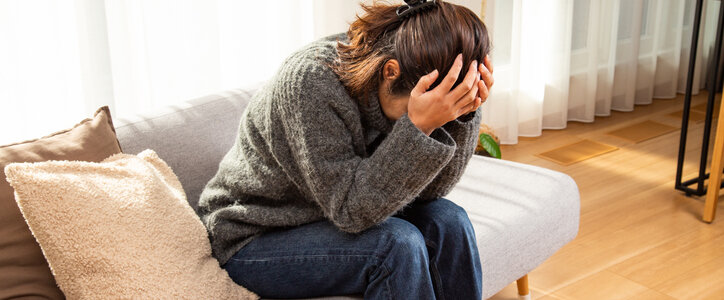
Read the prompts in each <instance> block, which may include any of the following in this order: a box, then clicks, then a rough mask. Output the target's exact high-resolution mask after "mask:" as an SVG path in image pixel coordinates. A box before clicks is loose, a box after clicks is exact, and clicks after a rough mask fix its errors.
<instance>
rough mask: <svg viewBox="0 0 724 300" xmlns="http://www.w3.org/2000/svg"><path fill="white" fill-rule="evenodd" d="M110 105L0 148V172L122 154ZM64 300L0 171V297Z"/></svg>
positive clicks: (97, 160) (92, 159)
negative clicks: (63, 126) (16, 166)
mask: <svg viewBox="0 0 724 300" xmlns="http://www.w3.org/2000/svg"><path fill="white" fill-rule="evenodd" d="M120 152H121V148H120V145H119V144H118V140H117V139H116V133H115V129H114V128H113V123H112V121H111V115H110V111H109V110H108V107H102V108H100V109H98V111H96V113H95V115H94V116H93V118H91V119H86V120H83V121H82V122H80V123H79V124H77V125H76V126H75V127H73V128H71V129H68V130H64V131H60V132H57V133H54V134H52V135H49V136H46V137H43V138H40V139H37V140H31V141H26V142H22V143H17V144H12V145H7V146H0V170H3V169H4V168H5V166H6V165H8V164H10V163H14V162H40V161H46V160H79V161H91V162H99V161H102V160H103V159H105V158H106V157H109V156H111V155H113V154H116V153H120ZM24 296H25V297H42V298H48V299H63V298H64V296H63V293H62V292H61V291H60V289H58V286H57V285H56V283H55V280H54V278H53V275H52V274H51V272H50V268H48V263H47V262H46V260H45V257H44V256H43V253H42V252H41V250H40V246H39V245H38V243H37V242H36V241H35V238H34V237H33V235H32V234H31V233H30V229H28V225H27V223H26V222H25V220H24V219H23V216H22V214H21V213H20V210H19V209H18V206H17V203H16V202H15V198H14V196H13V189H12V188H11V187H10V185H9V184H8V182H7V180H6V178H5V173H4V172H0V299H8V298H16V297H24Z"/></svg>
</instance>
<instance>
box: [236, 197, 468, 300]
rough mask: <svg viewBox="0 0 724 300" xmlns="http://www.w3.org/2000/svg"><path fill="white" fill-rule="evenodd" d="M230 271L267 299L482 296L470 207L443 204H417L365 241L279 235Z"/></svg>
mask: <svg viewBox="0 0 724 300" xmlns="http://www.w3.org/2000/svg"><path fill="white" fill-rule="evenodd" d="M223 267H224V269H226V271H227V272H228V273H229V276H231V278H232V279H233V280H234V282H236V283H238V284H239V285H242V286H244V287H246V288H248V289H249V290H251V291H253V292H255V293H257V294H259V296H261V297H263V298H310V297H321V296H332V295H350V294H358V295H359V294H364V298H365V299H448V300H465V299H476V300H479V299H481V297H482V272H481V266H480V257H479V255H478V248H477V244H476V241H475V232H474V230H473V226H472V224H471V223H470V219H468V215H467V213H466V212H465V210H464V209H463V208H462V207H460V206H458V205H456V204H454V203H453V202H451V201H450V200H447V199H442V198H441V199H437V200H435V201H432V202H427V203H413V204H412V205H410V206H408V207H406V208H405V209H404V210H403V211H402V212H400V213H398V214H397V215H395V216H393V217H390V218H389V219H387V220H385V221H384V222H382V223H381V224H379V225H377V226H373V227H371V228H369V229H367V230H365V231H363V232H361V233H358V234H350V233H345V232H343V231H340V230H339V229H337V228H336V227H334V225H332V224H331V223H330V222H329V221H319V222H315V223H310V224H305V225H302V226H298V227H293V228H285V229H281V230H275V231H271V232H268V233H265V234H263V235H261V236H259V237H257V238H255V239H254V240H252V241H251V242H250V243H249V244H247V245H246V246H244V248H242V249H241V250H239V252H237V253H236V254H235V255H234V256H233V257H232V258H231V259H230V260H229V261H228V262H227V263H226V264H225V265H224V266H223Z"/></svg>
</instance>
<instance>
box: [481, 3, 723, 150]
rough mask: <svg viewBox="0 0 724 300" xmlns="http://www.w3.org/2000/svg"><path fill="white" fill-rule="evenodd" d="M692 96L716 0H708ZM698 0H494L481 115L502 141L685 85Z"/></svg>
mask: <svg viewBox="0 0 724 300" xmlns="http://www.w3.org/2000/svg"><path fill="white" fill-rule="evenodd" d="M704 2H705V5H704V15H703V19H702V20H703V21H702V28H701V30H702V31H701V34H700V41H699V51H698V53H697V56H698V58H697V66H696V72H695V77H694V93H698V91H699V89H700V88H701V87H703V84H704V82H705V80H704V77H705V74H706V73H705V72H706V70H705V69H706V65H707V61H708V60H709V58H710V57H709V53H710V52H711V47H712V46H713V42H714V38H715V37H714V36H715V33H716V21H717V17H718V16H717V14H718V6H719V3H720V2H719V1H716V0H705V1H704ZM694 5H695V1H694V0H488V1H487V7H486V13H485V17H486V24H487V26H488V28H489V30H490V32H491V35H492V40H493V47H494V48H493V55H492V57H493V63H494V65H495V87H494V88H493V90H492V95H491V96H490V97H489V99H488V101H487V103H486V104H485V105H486V106H487V107H485V110H484V118H483V120H484V121H485V122H486V123H488V124H489V125H491V126H492V127H493V128H495V129H496V133H498V135H499V136H500V138H501V142H502V143H506V144H514V143H517V140H518V136H539V135H540V134H541V131H542V129H562V128H565V127H566V123H567V122H568V121H581V122H593V121H594V118H595V117H596V116H608V115H610V113H611V110H616V111H631V110H633V109H634V106H635V105H640V104H650V103H651V101H652V100H651V99H652V98H664V99H668V98H674V97H675V96H676V93H677V92H683V90H684V88H685V82H686V73H687V70H688V63H689V60H688V57H689V47H690V44H691V34H692V22H693V14H694Z"/></svg>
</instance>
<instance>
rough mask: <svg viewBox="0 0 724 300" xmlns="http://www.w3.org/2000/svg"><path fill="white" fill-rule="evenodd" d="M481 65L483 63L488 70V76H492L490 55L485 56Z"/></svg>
mask: <svg viewBox="0 0 724 300" xmlns="http://www.w3.org/2000/svg"><path fill="white" fill-rule="evenodd" d="M483 63H485V67H486V68H487V69H488V70H490V74H493V61H492V60H491V59H490V55H485V58H483Z"/></svg>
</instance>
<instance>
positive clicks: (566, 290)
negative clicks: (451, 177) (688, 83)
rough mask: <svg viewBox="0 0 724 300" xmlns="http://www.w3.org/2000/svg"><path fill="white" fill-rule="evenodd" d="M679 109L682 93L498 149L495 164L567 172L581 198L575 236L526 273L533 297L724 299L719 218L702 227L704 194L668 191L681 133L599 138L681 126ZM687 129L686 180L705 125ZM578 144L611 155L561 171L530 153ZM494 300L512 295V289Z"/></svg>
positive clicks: (723, 235) (697, 100)
mask: <svg viewBox="0 0 724 300" xmlns="http://www.w3.org/2000/svg"><path fill="white" fill-rule="evenodd" d="M706 97H707V93H706V91H704V92H702V93H701V94H699V95H697V96H695V97H694V98H693V100H692V104H693V105H694V106H697V107H701V105H702V104H703V103H705V101H706ZM720 98H721V95H717V101H719V99H720ZM682 107H683V97H681V96H679V97H677V98H676V99H672V100H655V101H654V103H653V104H651V105H647V106H637V107H636V109H635V110H634V111H633V112H627V113H621V112H612V114H611V116H608V117H598V118H596V121H595V122H593V123H577V122H570V123H569V125H568V127H567V128H566V129H564V130H546V131H544V132H543V134H542V135H541V136H540V137H529V138H520V140H519V143H518V144H517V145H503V146H502V147H501V150H502V153H503V159H506V160H512V161H517V162H523V163H527V164H533V165H537V166H541V167H545V168H549V169H553V170H556V171H560V172H564V173H566V174H568V175H570V176H571V177H573V178H574V180H575V181H576V183H577V184H578V186H579V190H580V193H581V223H580V230H579V233H578V236H577V237H576V239H574V240H573V241H572V242H571V243H569V244H568V245H565V246H564V247H563V248H562V249H560V250H559V251H558V252H557V253H556V254H554V255H553V256H552V257H551V258H549V259H548V260H547V261H545V262H544V263H543V264H542V265H541V266H539V267H538V268H536V269H535V270H533V271H532V272H531V273H530V276H529V279H530V287H531V289H532V290H533V291H534V293H533V294H536V293H537V294H538V296H537V297H538V298H539V299H664V300H666V299H682V300H684V299H686V300H688V299H724V297H723V296H721V295H724V221H723V220H722V218H724V216H722V214H720V216H719V219H717V220H715V221H714V222H713V223H712V224H706V223H704V222H702V221H701V214H702V212H703V199H702V197H687V196H685V195H684V194H683V193H682V192H679V191H677V190H675V189H674V188H673V187H674V177H675V175H676V160H677V154H678V144H679V134H680V130H678V129H677V130H676V131H674V132H670V133H667V134H664V135H661V136H659V137H656V138H652V139H650V140H646V141H642V142H639V143H633V142H630V141H626V140H624V139H620V138H617V137H613V136H610V135H607V134H606V133H607V132H610V131H612V130H616V129H619V128H622V127H625V126H629V125H633V124H636V123H640V122H644V121H647V120H651V121H655V122H658V123H661V124H665V125H668V126H674V127H676V128H680V127H681V118H680V117H677V116H675V115H672V113H674V112H677V111H681V109H682ZM688 126H689V131H688V132H689V139H688V140H687V143H686V161H685V164H684V168H683V175H684V176H683V177H684V179H685V180H686V179H689V178H693V177H694V176H695V175H696V172H697V171H698V167H699V156H700V153H701V141H702V136H703V133H704V122H703V121H701V120H690V122H689V124H688ZM713 134H714V133H713V132H712V136H713ZM583 139H590V140H593V141H597V142H601V143H606V144H609V145H611V146H615V147H618V148H619V150H617V151H614V152H610V153H607V154H604V155H601V156H598V157H594V158H591V159H588V160H584V161H582V162H578V163H574V164H571V165H569V166H563V165H559V164H556V163H554V162H551V161H548V160H545V159H541V158H539V157H536V154H539V153H542V152H545V151H548V150H551V149H554V148H557V147H560V146H562V145H565V144H569V143H574V142H577V141H581V140H583ZM712 146H713V140H712V141H711V143H710V145H709V148H711V147H712ZM710 152H711V151H710ZM718 207H719V209H720V210H721V209H724V202H720V203H719V205H718ZM717 297H718V298H717ZM492 299H495V300H500V299H515V284H514V283H512V284H511V285H510V286H509V287H507V288H506V289H505V290H503V291H501V293H499V294H498V295H495V296H494V297H493V298H492Z"/></svg>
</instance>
